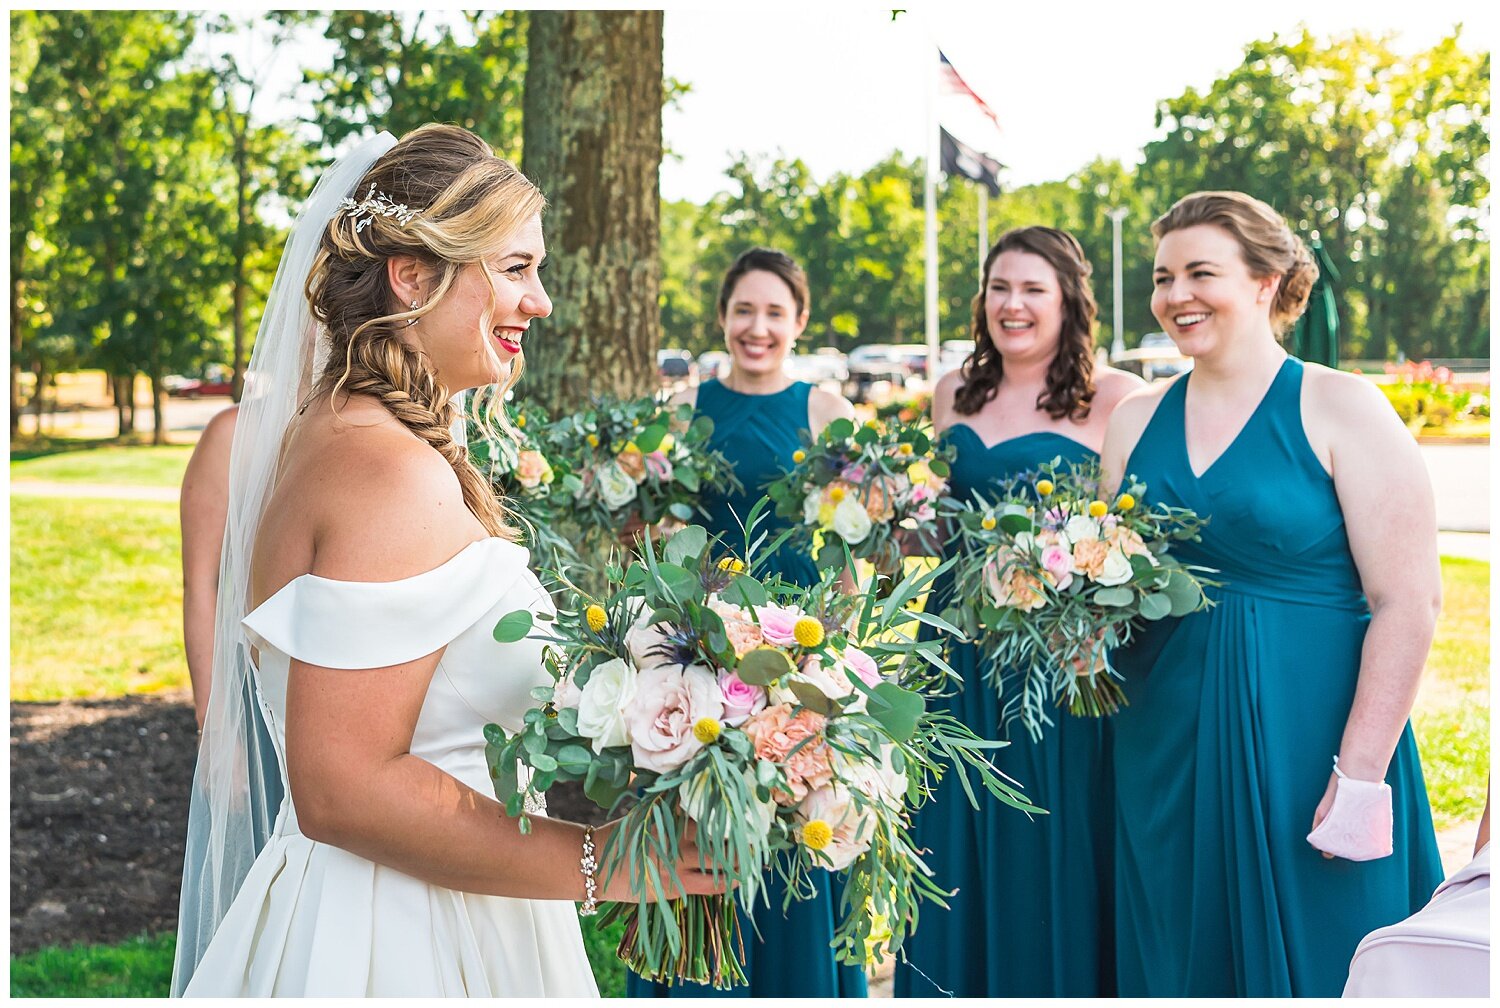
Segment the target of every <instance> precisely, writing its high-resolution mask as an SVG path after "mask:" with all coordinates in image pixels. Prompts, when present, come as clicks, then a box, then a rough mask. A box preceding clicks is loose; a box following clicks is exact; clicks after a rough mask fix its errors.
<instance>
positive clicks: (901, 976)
mask: <svg viewBox="0 0 1500 1008" xmlns="http://www.w3.org/2000/svg"><path fill="white" fill-rule="evenodd" d="M1090 272H1091V269H1090V266H1089V263H1088V261H1087V260H1086V259H1085V258H1084V254H1083V249H1082V248H1081V247H1080V246H1079V244H1078V242H1077V241H1076V240H1075V239H1074V238H1073V236H1072V235H1070V234H1068V233H1066V232H1064V231H1058V230H1056V229H1054V228H1048V227H1027V228H1019V229H1017V230H1014V231H1009V232H1007V233H1006V234H1004V235H1003V236H1001V238H1000V240H999V241H998V242H996V243H995V246H994V248H992V249H990V252H989V255H988V257H986V259H985V270H984V275H985V277H986V278H987V279H986V282H985V285H984V289H983V290H981V291H980V292H979V293H978V294H976V295H975V297H974V324H973V331H974V354H973V356H972V357H970V358H969V360H968V361H967V362H965V364H964V367H963V368H962V369H960V370H959V371H955V372H952V373H950V374H948V375H945V376H944V377H943V379H942V380H941V381H939V382H938V385H937V389H936V391H935V393H934V395H933V400H932V410H933V426H934V428H935V430H936V432H937V433H938V434H939V435H940V436H941V437H942V438H943V439H944V440H945V441H946V442H947V443H949V444H951V445H953V446H954V447H955V448H956V449H957V460H956V461H955V463H954V466H953V476H952V492H953V494H954V496H956V497H957V498H959V499H960V500H965V501H966V500H968V499H970V497H971V496H972V494H973V493H974V491H976V490H977V491H980V492H981V493H987V494H992V493H994V492H995V491H996V490H997V489H998V488H999V486H1000V484H1001V483H1003V482H1004V481H1006V480H1007V479H1008V478H1010V477H1012V476H1014V475H1016V474H1018V473H1022V472H1025V471H1027V470H1032V469H1035V468H1036V467H1037V466H1038V465H1040V464H1041V463H1043V462H1048V461H1051V460H1052V459H1054V458H1056V457H1058V456H1061V457H1062V458H1063V459H1065V460H1067V461H1084V460H1087V459H1092V458H1095V457H1096V456H1097V453H1098V450H1099V448H1100V446H1101V445H1102V444H1103V441H1104V431H1105V427H1106V424H1107V423H1108V420H1109V416H1110V413H1111V412H1113V410H1114V407H1115V404H1116V403H1117V402H1119V401H1120V400H1121V399H1122V398H1123V397H1124V396H1125V395H1126V394H1128V393H1130V392H1132V391H1133V390H1135V389H1137V388H1139V387H1141V385H1142V382H1141V380H1140V379H1139V378H1136V377H1135V376H1133V375H1130V374H1126V373H1125V372H1123V371H1117V370H1114V369H1113V368H1099V367H1096V366H1095V364H1094V338H1093V330H1094V316H1095V313H1096V307H1095V304H1094V295H1093V291H1092V290H1091V289H1090V286H1089V274H1090ZM949 591H951V585H950V584H948V583H945V584H942V585H940V586H938V587H936V588H935V589H934V595H933V601H932V602H931V603H929V607H936V608H938V609H940V608H941V607H942V606H943V605H945V604H946V596H947V594H948V592H949ZM948 660H949V662H950V663H951V664H952V665H953V667H954V669H955V671H957V672H958V673H959V674H960V675H961V676H962V677H963V685H962V687H961V688H960V691H959V692H958V693H957V694H956V695H955V696H954V697H952V698H951V700H949V701H948V702H949V703H950V704H951V710H952V712H953V713H954V714H955V715H956V716H957V717H958V718H960V719H961V720H962V721H964V722H965V723H966V724H968V726H969V727H970V728H972V729H974V730H975V731H976V732H978V733H980V734H981V735H984V736H986V737H991V738H993V737H995V735H994V733H995V732H997V731H1001V730H1002V729H1001V725H1000V720H1001V718H1000V698H999V696H998V694H997V693H996V692H995V690H994V689H993V687H991V686H990V685H989V684H988V683H987V682H986V681H985V668H984V662H983V661H982V659H981V656H980V654H979V652H978V651H977V649H976V648H975V647H974V646H973V645H970V644H956V643H955V644H952V645H950V647H949V655H948ZM1052 720H1053V722H1054V723H1053V724H1052V725H1051V726H1050V727H1049V728H1047V730H1046V731H1045V732H1044V734H1043V736H1042V739H1041V740H1040V741H1039V742H1033V741H1032V739H1031V737H1030V735H1029V734H1028V733H1027V732H1026V729H1025V728H1023V727H1022V726H1021V725H1020V724H1019V723H1016V724H1014V725H1012V726H1011V731H1010V733H1009V740H1010V743H1011V744H1010V746H1009V747H1008V748H1006V749H1002V750H1000V751H999V752H998V753H997V755H996V763H997V765H998V766H999V768H1000V769H1001V770H1003V771H1005V772H1006V773H1007V774H1009V775H1010V776H1011V777H1013V778H1014V779H1016V780H1017V781H1019V782H1020V783H1021V784H1022V785H1024V786H1025V788H1026V791H1027V793H1028V794H1029V795H1030V796H1031V798H1032V800H1033V801H1035V802H1036V803H1037V804H1039V805H1040V806H1041V807H1042V808H1045V809H1048V810H1049V811H1050V813H1051V814H1049V815H1046V816H1039V817H1037V818H1036V819H1035V820H1031V819H1028V818H1027V817H1026V816H1025V815H1023V814H1022V813H1020V812H1017V811H1016V810H1014V809H1011V808H1009V807H1006V806H1004V805H1001V804H999V803H998V802H983V803H982V807H981V808H980V809H978V810H975V809H974V808H972V807H971V806H970V805H969V802H968V801H967V799H966V798H965V796H964V793H963V790H962V786H961V785H960V784H959V783H958V781H957V780H956V779H954V778H953V777H952V776H951V775H950V776H949V777H948V778H946V779H945V780H943V781H942V783H941V784H940V785H939V790H938V793H937V795H936V797H935V798H934V800H933V801H932V802H930V803H929V804H928V805H926V806H925V807H923V808H922V809H921V810H920V812H919V813H918V814H917V819H916V823H915V826H914V836H915V839H916V842H917V846H918V847H920V848H928V849H930V851H931V853H930V854H929V855H927V864H928V867H930V868H931V869H932V870H933V872H934V873H935V874H934V878H935V880H936V881H937V882H938V884H940V885H942V886H944V887H945V888H949V889H951V888H953V887H955V886H956V887H958V890H959V891H958V893H957V895H955V896H953V897H952V898H950V899H949V900H948V904H949V907H950V909H949V910H948V911H947V912H945V911H943V910H941V909H937V908H934V909H933V910H930V911H928V912H927V913H924V914H923V915H922V923H921V926H920V927H919V928H918V929H917V932H916V934H914V935H913V936H912V937H911V938H910V939H909V940H908V941H907V944H906V948H905V959H904V961H902V960H898V961H897V964H896V974H895V994H896V996H897V997H912V996H931V995H937V994H940V993H943V992H950V993H952V994H954V995H957V996H959V997H1097V996H1104V995H1110V994H1113V993H1114V948H1113V945H1112V944H1111V938H1110V934H1111V930H1112V926H1113V921H1112V909H1111V896H1112V888H1111V887H1112V882H1111V879H1110V873H1109V864H1110V834H1111V828H1112V820H1111V816H1112V814H1113V812H1112V809H1113V806H1112V804H1111V802H1110V797H1109V791H1108V787H1107V785H1108V782H1109V779H1110V777H1109V771H1108V767H1107V765H1106V763H1105V752H1104V732H1105V728H1106V724H1105V722H1104V721H1103V720H1100V719H1095V718H1077V717H1073V716H1071V715H1069V714H1067V713H1065V712H1063V711H1054V712H1053V713H1052Z"/></svg>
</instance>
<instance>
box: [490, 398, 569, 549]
mask: <svg viewBox="0 0 1500 1008" xmlns="http://www.w3.org/2000/svg"><path fill="white" fill-rule="evenodd" d="M490 391H491V390H488V389H485V390H481V391H480V392H479V393H478V394H479V395H485V394H487V393H488V392H490ZM478 408H479V409H481V410H482V409H483V408H484V404H483V402H482V401H481V403H480V405H479V407H478ZM499 408H503V410H504V412H505V417H506V420H507V421H508V427H509V431H499V432H492V431H487V430H485V429H484V428H483V427H482V426H481V425H480V424H478V423H476V422H475V421H474V420H473V419H472V418H471V419H469V420H468V443H469V458H470V460H471V461H473V463H474V465H475V467H476V468H477V469H478V470H479V471H480V472H481V473H484V474H485V476H486V477H487V478H488V479H489V482H490V486H491V487H492V488H493V489H494V491H495V493H496V494H497V495H498V496H499V497H501V498H503V499H504V501H505V504H506V506H507V507H508V508H509V510H510V512H511V514H512V515H514V516H515V518H516V519H517V520H518V521H519V522H520V524H521V525H522V527H523V530H524V531H525V533H526V538H527V544H528V546H529V547H530V548H531V551H532V554H533V556H535V557H536V559H537V563H538V565H539V566H544V567H548V568H552V569H556V568H558V567H560V566H561V565H562V562H563V561H564V559H565V558H571V557H572V556H573V555H574V554H573V548H572V545H571V544H570V543H569V542H568V541H567V539H566V537H564V536H562V535H560V534H558V532H557V531H556V527H557V518H558V512H559V510H560V508H561V507H562V505H563V501H562V494H561V493H560V491H559V489H558V477H557V467H556V466H554V465H553V462H552V459H551V458H550V457H549V456H551V455H553V454H554V449H552V448H551V447H550V446H548V445H547V444H545V443H544V441H543V438H542V437H541V436H539V433H538V432H545V431H546V430H547V429H548V421H547V415H546V413H545V412H543V411H542V410H541V409H540V408H538V407H536V406H530V405H523V404H520V403H515V402H509V403H505V404H504V405H503V407H499Z"/></svg>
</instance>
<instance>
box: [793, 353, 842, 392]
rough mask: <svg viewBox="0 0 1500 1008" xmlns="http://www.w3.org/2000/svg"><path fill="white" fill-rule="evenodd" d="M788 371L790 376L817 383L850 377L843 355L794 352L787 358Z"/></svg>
mask: <svg viewBox="0 0 1500 1008" xmlns="http://www.w3.org/2000/svg"><path fill="white" fill-rule="evenodd" d="M786 373H787V376H788V377H789V378H793V379H795V380H797V381H805V382H811V383H812V384H814V385H817V384H819V383H821V382H826V381H832V382H842V381H844V380H845V379H846V378H848V377H849V366H848V365H847V364H845V363H844V359H843V357H842V356H838V357H835V356H833V355H831V354H822V353H815V354H793V355H790V356H788V357H787V359H786Z"/></svg>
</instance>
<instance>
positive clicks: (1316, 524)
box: [1112, 357, 1443, 997]
mask: <svg viewBox="0 0 1500 1008" xmlns="http://www.w3.org/2000/svg"><path fill="white" fill-rule="evenodd" d="M1302 373H1303V365H1302V362H1301V361H1299V360H1297V359H1296V358H1295V357H1288V358H1287V360H1286V361H1285V363H1283V364H1282V366H1281V370H1280V371H1279V372H1278V373H1277V376H1276V378H1275V380H1274V381H1273V382H1272V384H1271V387H1270V389H1269V390H1268V391H1267V392H1266V394H1265V397H1264V398H1263V399H1262V401H1261V403H1260V405H1259V406H1258V407H1257V409H1256V411H1255V412H1254V414H1252V415H1251V417H1250V419H1249V421H1248V422H1247V423H1246V424H1245V427H1244V428H1243V429H1242V430H1241V431H1240V433H1239V435H1238V436H1237V437H1236V439H1235V440H1234V441H1233V442H1232V443H1231V444H1230V446H1229V447H1228V448H1227V449H1226V450H1225V451H1224V453H1223V454H1222V455H1221V456H1219V458H1218V459H1217V460H1215V461H1214V463H1213V464H1212V465H1210V466H1209V467H1208V469H1207V470H1205V471H1204V472H1203V473H1202V475H1198V476H1195V475H1194V474H1193V471H1192V468H1191V466H1190V465H1189V463H1188V456H1187V443H1186V440H1185V438H1184V433H1183V402H1184V397H1185V395H1186V392H1187V385H1188V382H1189V381H1190V380H1191V377H1192V375H1191V373H1189V374H1188V375H1187V376H1185V377H1183V378H1181V379H1179V380H1178V381H1177V382H1176V383H1175V384H1174V385H1173V387H1172V388H1171V389H1169V390H1168V391H1167V392H1166V394H1165V395H1164V396H1163V397H1162V400H1161V403H1160V404H1159V405H1158V407H1157V410H1156V413H1155V415H1154V416H1153V417H1152V418H1151V422H1150V424H1149V425H1148V426H1147V428H1146V430H1145V432H1144V433H1143V434H1142V435H1141V439H1140V442H1139V444H1137V446H1136V448H1135V451H1134V452H1133V453H1132V455H1131V457H1130V460H1129V462H1128V463H1127V466H1126V471H1127V472H1128V473H1131V474H1133V475H1135V476H1137V477H1139V478H1140V479H1142V480H1143V481H1145V484H1146V488H1147V495H1148V497H1149V498H1150V499H1151V500H1153V501H1156V502H1160V503H1165V504H1172V505H1177V506H1180V507H1188V508H1192V509H1193V510H1195V511H1197V512H1198V513H1199V514H1202V515H1207V516H1209V517H1210V520H1209V523H1208V525H1207V527H1206V528H1205V529H1204V531H1203V541H1202V542H1201V543H1182V544H1180V545H1179V546H1178V547H1177V556H1178V557H1180V558H1181V559H1182V560H1183V561H1184V562H1187V563H1195V564H1202V565H1204V566H1207V567H1212V568H1215V569H1217V570H1218V571H1219V572H1220V573H1219V574H1217V575H1214V576H1213V577H1214V580H1217V581H1222V582H1224V584H1223V587H1221V588H1211V589H1209V595H1210V597H1211V598H1213V599H1214V601H1215V602H1216V603H1217V604H1216V605H1215V606H1214V607H1213V608H1211V609H1208V610H1206V611H1204V612H1200V613H1195V614H1193V615H1191V616H1187V617H1184V618H1182V619H1180V620H1174V621H1163V622H1161V623H1158V624H1152V625H1150V629H1149V630H1148V632H1147V633H1145V634H1144V635H1142V637H1141V638H1139V639H1138V640H1137V642H1136V643H1135V644H1134V645H1133V646H1132V647H1130V648H1128V649H1126V650H1124V651H1122V652H1120V653H1118V654H1117V656H1116V660H1115V664H1116V666H1117V668H1119V670H1120V671H1121V673H1122V674H1123V675H1124V677H1125V685H1124V690H1125V695H1126V697H1127V699H1128V700H1129V704H1130V705H1129V706H1128V707H1126V708H1125V709H1124V710H1122V711H1121V712H1120V713H1119V714H1118V715H1116V716H1115V718H1114V723H1113V725H1112V729H1113V731H1112V739H1113V745H1114V751H1113V754H1112V761H1113V764H1114V768H1115V791H1116V799H1117V807H1116V839H1117V847H1116V865H1115V872H1116V883H1117V884H1116V897H1115V898H1116V911H1117V916H1116V934H1117V943H1118V949H1119V960H1118V969H1119V982H1120V993H1121V995H1125V996H1145V997H1173V996H1176V997H1183V996H1190V997H1228V996H1239V997H1247V996H1248V997H1287V996H1296V997H1337V996H1339V993H1340V992H1341V991H1342V990H1343V987H1344V981H1345V979H1346V977H1347V976H1348V972H1349V960H1350V958H1351V957H1352V956H1353V954H1354V949H1355V946H1356V945H1358V943H1359V940H1360V939H1361V938H1363V937H1364V936H1365V935H1366V934H1368V933H1369V932H1371V931H1373V930H1375V929H1376V928H1379V927H1383V926H1385V925H1387V924H1393V923H1395V922H1396V921H1398V920H1401V919H1403V918H1405V917H1407V916H1408V915H1409V914H1411V913H1412V912H1414V911H1415V910H1417V909H1418V908H1419V907H1421V906H1423V905H1424V904H1425V903H1426V902H1427V899H1428V898H1429V897H1430V896H1431V895H1432V891H1433V889H1434V888H1435V887H1436V886H1437V884H1438V883H1439V882H1441V881H1442V878H1443V875H1442V866H1441V864H1440V862H1439V860H1438V850H1437V842H1436V840H1435V838H1434V836H1433V830H1432V816H1431V813H1430V811H1429V809H1428V804H1427V789H1426V785H1425V784H1424V782H1423V780H1422V768H1421V765H1420V763H1419V762H1418V757H1417V747H1416V742H1415V740H1414V739H1413V737H1412V732H1411V725H1410V724H1408V725H1407V726H1406V728H1405V729H1404V730H1403V732H1402V734H1401V741H1400V743H1399V745H1398V746H1397V747H1396V753H1395V756H1394V757H1393V758H1392V760H1391V764H1390V768H1389V770H1388V771H1387V772H1386V778H1385V779H1386V781H1387V782H1388V783H1389V784H1390V786H1391V790H1392V792H1393V793H1394V817H1395V853H1394V854H1393V855H1391V856H1390V857H1386V858H1381V859H1379V860H1376V861H1365V862H1352V861H1345V860H1342V859H1335V860H1327V859H1325V858H1323V856H1322V855H1321V854H1320V853H1319V852H1318V851H1316V850H1314V849H1313V847H1312V846H1311V845H1310V844H1308V842H1307V840H1306V836H1307V833H1308V831H1309V830H1310V829H1311V826H1312V817H1313V811H1314V809H1316V808H1317V805H1318V802H1319V801H1320V800H1321V799H1322V797H1323V793H1324V789H1325V788H1326V787H1327V785H1328V778H1329V774H1330V773H1331V771H1332V763H1333V756H1334V754H1335V753H1337V752H1338V748H1339V740H1340V737H1341V736H1342V734H1343V730H1344V722H1345V719H1346V718H1347V716H1348V714H1349V709H1350V705H1351V703H1352V702H1353V699H1354V687H1355V682H1356V680H1357V678H1358V675H1359V665H1360V649H1361V646H1362V645H1363V643H1364V637H1365V630H1366V628H1367V626H1368V625H1369V622H1370V610H1369V606H1368V604H1367V603H1366V600H1365V596H1364V591H1363V589H1362V588H1361V586H1360V581H1359V573H1358V571H1357V570H1356V569H1355V566H1354V559H1353V557H1352V555H1351V554H1350V552H1349V541H1348V537H1347V534H1346V530H1345V527H1344V517H1343V512H1342V511H1341V510H1340V508H1339V501H1338V497H1337V495H1336V494H1335V492H1334V486H1333V480H1332V479H1331V478H1330V477H1329V476H1328V474H1327V473H1326V472H1325V471H1324V470H1323V467H1322V465H1321V464H1320V463H1319V461H1318V459H1317V456H1316V455H1314V453H1313V450H1312V447H1311V446H1310V445H1309V444H1308V441H1307V436H1306V434H1305V433H1304V431H1303V427H1302V418H1301V390H1302Z"/></svg>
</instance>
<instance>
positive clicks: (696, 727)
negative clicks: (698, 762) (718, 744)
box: [693, 717, 723, 745]
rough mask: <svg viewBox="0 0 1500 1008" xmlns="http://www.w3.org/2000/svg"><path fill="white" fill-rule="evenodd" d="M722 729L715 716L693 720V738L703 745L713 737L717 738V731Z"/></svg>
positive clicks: (711, 740)
mask: <svg viewBox="0 0 1500 1008" xmlns="http://www.w3.org/2000/svg"><path fill="white" fill-rule="evenodd" d="M722 730H723V726H722V725H720V724H719V722H718V719H717V718H711V717H701V718H699V719H698V720H697V721H694V722H693V738H695V739H697V740H698V741H699V742H702V743H703V744H704V745H708V744H709V743H711V742H713V740H714V739H716V738H718V737H719V732H720V731H722Z"/></svg>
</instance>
